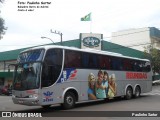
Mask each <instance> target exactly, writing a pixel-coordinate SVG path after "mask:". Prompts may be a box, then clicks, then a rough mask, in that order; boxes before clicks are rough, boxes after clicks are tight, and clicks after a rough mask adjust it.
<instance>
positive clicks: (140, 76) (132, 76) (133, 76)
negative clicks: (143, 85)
mask: <svg viewBox="0 0 160 120" xmlns="http://www.w3.org/2000/svg"><path fill="white" fill-rule="evenodd" d="M126 79H147V73H136V72H127V73H126Z"/></svg>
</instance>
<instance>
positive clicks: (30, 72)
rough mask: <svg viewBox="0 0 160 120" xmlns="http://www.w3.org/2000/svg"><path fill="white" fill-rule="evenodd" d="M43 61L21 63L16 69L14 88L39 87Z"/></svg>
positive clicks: (27, 88)
mask: <svg viewBox="0 0 160 120" xmlns="http://www.w3.org/2000/svg"><path fill="white" fill-rule="evenodd" d="M40 67H41V63H39V62H33V63H25V64H19V65H18V66H17V67H16V70H15V79H14V83H13V89H14V90H29V89H38V88H39V84H40V79H39V78H40V77H39V75H40Z"/></svg>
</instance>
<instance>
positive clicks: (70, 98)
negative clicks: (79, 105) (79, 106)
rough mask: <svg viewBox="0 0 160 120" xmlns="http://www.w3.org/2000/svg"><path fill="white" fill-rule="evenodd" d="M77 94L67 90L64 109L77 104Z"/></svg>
mask: <svg viewBox="0 0 160 120" xmlns="http://www.w3.org/2000/svg"><path fill="white" fill-rule="evenodd" d="M75 101H76V99H75V95H74V94H73V93H72V92H67V93H66V94H65V97H64V103H63V104H62V105H63V107H64V109H71V108H73V107H74V106H75Z"/></svg>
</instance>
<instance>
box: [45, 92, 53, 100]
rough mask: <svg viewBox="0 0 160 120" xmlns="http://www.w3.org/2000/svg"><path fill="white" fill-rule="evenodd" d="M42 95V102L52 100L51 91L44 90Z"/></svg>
mask: <svg viewBox="0 0 160 120" xmlns="http://www.w3.org/2000/svg"><path fill="white" fill-rule="evenodd" d="M43 95H44V98H43V102H51V101H53V98H52V95H53V92H50V91H47V92H44V93H43Z"/></svg>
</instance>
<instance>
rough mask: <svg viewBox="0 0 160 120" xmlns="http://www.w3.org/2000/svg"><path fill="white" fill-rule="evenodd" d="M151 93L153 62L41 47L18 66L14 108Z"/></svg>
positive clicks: (23, 55) (66, 104)
mask: <svg viewBox="0 0 160 120" xmlns="http://www.w3.org/2000/svg"><path fill="white" fill-rule="evenodd" d="M151 89H152V71H151V67H150V61H149V60H146V59H138V58H132V57H127V56H123V55H121V54H118V53H112V52H105V51H98V50H91V49H88V50H87V49H78V48H72V47H64V46H55V45H50V46H40V47H35V48H30V49H27V50H25V51H23V52H21V53H20V54H19V56H18V59H17V64H16V65H15V73H14V81H13V90H12V92H13V93H12V100H13V102H14V103H15V104H22V105H29V106H42V107H49V106H51V105H53V104H61V105H63V107H64V108H65V109H70V108H73V107H74V106H75V104H76V103H80V102H87V101H96V100H102V99H106V98H107V99H112V98H114V97H118V96H125V97H126V99H131V98H132V97H139V96H140V94H141V93H144V92H149V91H151Z"/></svg>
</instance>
